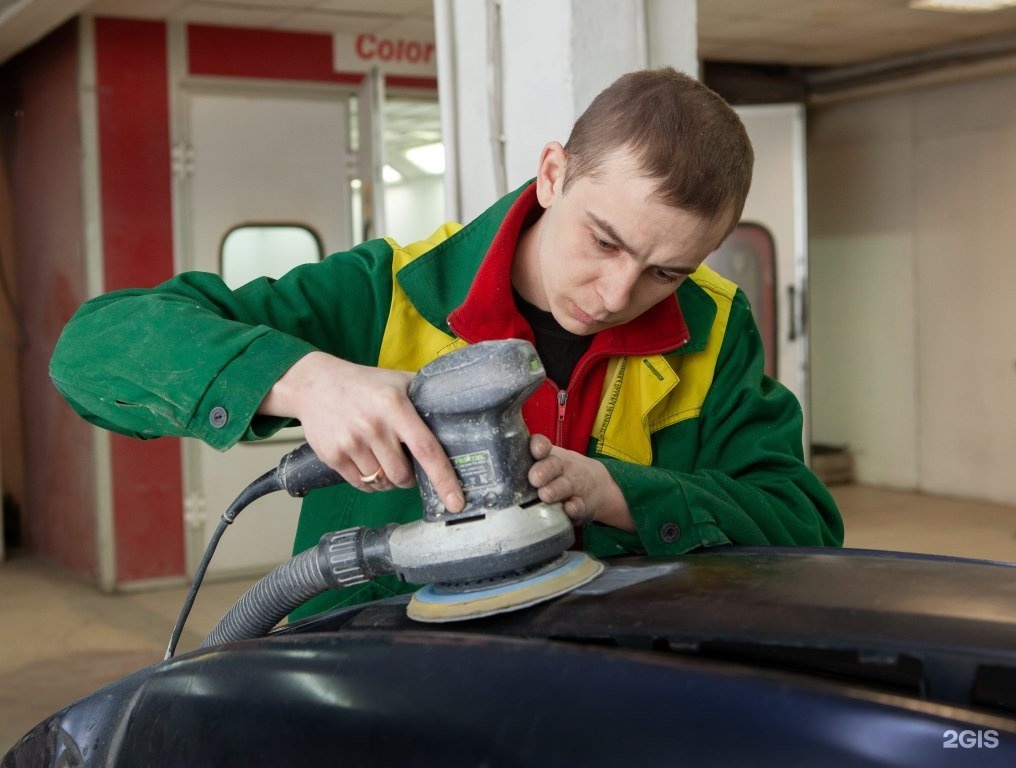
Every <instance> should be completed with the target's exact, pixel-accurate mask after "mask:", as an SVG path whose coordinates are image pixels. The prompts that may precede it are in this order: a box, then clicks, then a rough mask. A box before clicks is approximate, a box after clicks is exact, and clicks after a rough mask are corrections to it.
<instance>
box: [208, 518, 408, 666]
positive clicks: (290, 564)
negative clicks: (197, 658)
mask: <svg viewBox="0 0 1016 768" xmlns="http://www.w3.org/2000/svg"><path fill="white" fill-rule="evenodd" d="M397 527H398V526H397V525H395V524H394V523H392V524H390V525H384V526H380V527H378V528H364V527H362V526H361V527H357V528H347V529H346V530H343V531H335V532H332V533H326V534H325V535H324V536H322V537H321V540H320V541H319V542H318V544H317V546H316V547H314V548H313V549H308V550H307V551H305V552H301V553H300V554H298V555H296V556H295V557H293V558H291V559H290V560H287V561H286V562H285V563H283V564H282V565H280V566H279V567H277V568H276V569H275V570H273V571H271V572H270V573H268V574H267V575H266V576H264V577H263V578H262V579H260V580H259V581H258V582H257V583H256V584H255V585H254V586H253V587H251V588H250V589H249V590H247V593H246V594H245V595H244V596H243V597H241V598H240V599H239V600H238V601H237V603H236V605H234V606H233V607H232V608H230V609H229V612H228V613H227V614H226V615H225V616H223V617H222V619H220V620H219V623H218V624H216V625H215V627H214V628H213V629H212V631H211V632H210V633H209V634H208V637H206V638H205V639H204V640H203V641H202V642H201V645H200V646H199V647H200V648H208V647H211V646H213V645H221V644H222V643H231V642H236V641H238V640H251V639H253V638H256V637H264V636H265V635H267V634H268V632H269V630H271V629H272V627H274V626H275V625H276V624H278V623H279V622H280V621H282V619H283V618H285V617H286V615H287V614H289V613H290V612H292V611H293V610H294V609H296V608H299V607H300V606H301V605H303V604H304V603H306V602H307V601H308V600H310V599H311V598H313V597H316V596H317V595H320V594H321V593H322V592H326V591H328V590H329V589H342V588H343V587H351V586H354V585H356V584H363V583H365V582H367V581H371V580H373V579H375V578H376V577H378V576H380V575H382V574H384V573H391V572H392V570H393V566H392V560H391V553H390V551H389V549H388V537H389V535H390V534H391V532H392V531H393V530H394V529H395V528H397Z"/></svg>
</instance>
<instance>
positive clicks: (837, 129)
mask: <svg viewBox="0 0 1016 768" xmlns="http://www.w3.org/2000/svg"><path fill="white" fill-rule="evenodd" d="M1014 92H1016V75H1003V76H996V77H992V78H985V79H983V80H980V81H966V82H961V83H955V84H951V85H944V86H939V87H934V88H925V89H922V90H914V91H910V92H905V93H900V94H893V95H886V96H882V97H878V98H869V99H866V100H863V101H858V102H850V103H845V104H841V105H837V106H831V107H824V108H820V109H816V110H814V111H813V112H812V113H811V114H810V115H809V214H810V219H809V227H810V255H811V317H812V414H813V430H814V432H813V434H814V437H815V439H816V440H819V441H826V442H846V443H849V444H850V446H851V447H852V448H853V449H854V451H855V452H856V454H857V459H858V475H859V479H860V481H861V482H864V483H870V484H875V485H884V486H890V487H898V488H916V489H919V490H922V491H926V492H930V493H938V494H944V495H954V496H963V497H970V498H981V499H986V500H990V501H997V502H1002V503H1014V502H1016V476H1014V472H1013V470H1014V468H1016V462H1014V458H1013V457H1014V456H1016V301H1013V297H1014V294H1016V291H1014V286H1016V246H1014V243H1016V215H1014V213H1013V209H1014V207H1016V99H1013V98H1012V94H1013V93H1014Z"/></svg>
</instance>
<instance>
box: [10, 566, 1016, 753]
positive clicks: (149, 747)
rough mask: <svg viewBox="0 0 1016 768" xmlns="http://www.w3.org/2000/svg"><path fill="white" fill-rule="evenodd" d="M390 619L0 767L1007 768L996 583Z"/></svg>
mask: <svg viewBox="0 0 1016 768" xmlns="http://www.w3.org/2000/svg"><path fill="white" fill-rule="evenodd" d="M405 602H406V600H405V599H403V598H398V599H392V600H386V601H381V602H378V603H373V604H368V605H366V606H356V607H354V608H349V609H345V610H340V611H336V612H332V613H329V614H323V615H321V616H316V617H313V618H311V619H308V620H305V621H302V622H298V623H295V624H292V625H287V626H285V627H283V628H281V629H280V630H277V631H276V632H275V633H274V634H273V635H272V636H271V637H269V638H266V639H262V640H252V641H247V642H242V643H236V644H233V645H229V646H224V647H220V648H213V649H209V650H206V651H200V652H195V653H191V654H187V655H184V656H180V657H178V658H176V659H174V660H172V661H170V662H165V663H162V664H158V665H155V666H153V667H150V668H148V669H145V670H142V671H141V672H138V673H136V674H135V675H132V676H130V677H128V678H125V679H124V680H121V681H119V682H117V683H114V684H113V685H111V686H107V687H106V688H103V689H101V690H100V691H98V692H96V693H95V694H92V695H91V696H89V697H86V698H84V699H82V700H80V701H79V702H77V703H75V704H73V705H71V706H70V707H68V708H66V709H64V710H62V711H61V712H59V713H57V714H56V715H54V716H53V717H52V718H49V719H48V720H47V721H45V722H43V723H41V724H40V725H39V726H38V727H37V728H36V729H35V730H34V731H32V732H31V733H30V734H28V735H27V736H26V737H25V738H24V739H23V740H22V741H21V742H20V743H19V745H17V746H16V747H15V748H14V749H13V750H12V751H11V752H10V753H9V754H8V755H7V757H6V758H5V759H4V762H3V768H14V767H15V766H17V767H18V768H20V767H21V766H28V765H31V766H47V765H53V766H55V765H67V766H70V765H88V766H92V765H95V766H98V765H102V766H141V765H144V766H177V765H179V766H206V765H207V766H227V765H244V766H251V765H309V764H312V761H315V760H328V761H330V762H332V763H335V764H347V763H351V764H355V765H492V766H493V765H572V764H575V765H608V764H610V765H618V764H637V765H657V764H660V765H664V764H665V765H674V764H676V763H684V764H687V765H731V764H747V765H757V766H762V765H776V764H779V765H788V764H789V765H797V764H802V765H813V764H816V763H821V764H823V765H914V766H918V765H920V766H927V765H939V764H941V765H950V766H952V765H962V764H970V765H979V766H980V765H996V764H997V765H1013V764H1016V610H1014V609H1016V567H1014V566H1011V565H1004V564H997V563H986V562H979V561H970V560H957V559H950V558H938V557H930V556H914V555H899V554H894V553H879V552H864V551H856V550H823V549H772V548H765V549H744V548H732V549H726V550H713V551H709V552H702V553H697V554H691V555H686V556H680V557H675V558H669V559H647V558H625V559H618V560H614V561H610V568H609V569H608V571H607V572H606V573H605V574H604V575H603V576H601V577H600V578H599V579H597V580H596V581H594V582H592V583H591V584H589V585H587V586H585V587H582V588H580V589H579V590H576V591H575V592H573V593H571V594H570V595H567V596H565V597H563V598H560V599H558V600H555V601H551V602H549V603H546V604H543V605H540V606H536V607H533V608H530V609H526V610H523V611H518V612H515V613H511V614H504V615H501V616H495V617H491V618H488V619H481V620H476V621H470V622H458V623H453V624H447V625H421V624H418V623H415V622H412V621H411V620H409V619H408V618H406V616H405Z"/></svg>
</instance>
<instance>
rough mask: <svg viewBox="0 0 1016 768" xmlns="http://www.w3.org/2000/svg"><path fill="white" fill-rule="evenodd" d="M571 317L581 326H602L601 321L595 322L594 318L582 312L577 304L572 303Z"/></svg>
mask: <svg viewBox="0 0 1016 768" xmlns="http://www.w3.org/2000/svg"><path fill="white" fill-rule="evenodd" d="M572 317H574V318H575V319H576V320H578V321H579V322H580V323H582V324H583V325H590V326H592V325H603V321H602V320H597V319H596V318H595V317H593V316H592V315H590V314H589V313H588V312H586V311H584V310H583V309H582V308H581V307H579V305H578V304H576V303H575V302H572Z"/></svg>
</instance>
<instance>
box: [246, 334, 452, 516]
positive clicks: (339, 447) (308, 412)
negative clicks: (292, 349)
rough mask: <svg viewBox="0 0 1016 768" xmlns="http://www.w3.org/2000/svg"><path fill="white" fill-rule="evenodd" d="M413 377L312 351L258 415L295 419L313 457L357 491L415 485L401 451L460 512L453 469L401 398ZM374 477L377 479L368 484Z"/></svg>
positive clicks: (277, 386)
mask: <svg viewBox="0 0 1016 768" xmlns="http://www.w3.org/2000/svg"><path fill="white" fill-rule="evenodd" d="M412 379H413V374H411V373H407V372H405V371H393V370H388V369H386V368H373V367H370V366H364V365H356V364H355V363H350V362H348V361H346V360H342V359H340V358H337V357H334V356H333V355H329V354H326V353H324V352H311V353H310V354H308V355H305V356H304V357H302V358H300V359H299V360H297V361H296V363H294V364H293V366H292V367H291V368H290V369H289V370H288V371H286V372H285V373H284V374H283V375H282V377H281V378H280V379H279V380H278V381H276V382H275V384H274V386H273V387H272V388H271V390H269V392H268V394H267V395H266V396H265V399H264V400H263V401H262V402H261V405H260V406H259V407H258V413H260V414H264V415H266V416H283V417H287V418H295V419H299V421H300V423H301V424H302V425H303V431H304V435H305V436H306V438H307V442H308V443H310V446H311V448H313V449H314V452H315V453H316V454H317V455H318V458H320V459H321V460H322V461H323V462H324V463H325V464H327V465H328V466H330V467H332V469H334V470H336V471H337V472H339V474H341V475H342V477H343V478H345V480H346V481H347V482H348V483H349V484H350V485H353V486H356V487H357V488H359V489H360V490H362V491H368V492H370V491H381V490H390V489H391V488H392V487H393V486H398V487H399V488H411V487H412V486H414V485H415V484H416V476H415V474H414V473H413V465H412V462H411V461H410V460H409V458H408V457H407V456H406V454H405V452H404V450H403V445H405V447H406V448H408V449H409V451H410V453H412V454H413V456H415V457H416V460H417V461H418V462H419V463H420V466H421V467H422V468H423V471H424V472H425V473H426V474H427V477H428V478H430V481H431V483H432V484H433V486H434V488H435V490H436V491H437V493H438V495H439V496H440V497H441V499H442V501H443V502H444V505H445V507H447V508H448V510H449V511H450V512H460V511H462V509H463V508H464V507H465V499H464V498H463V495H462V489H461V487H460V485H459V481H458V477H457V476H456V474H455V470H453V469H452V465H451V462H449V461H448V457H447V456H446V455H445V452H444V449H443V448H442V447H441V443H439V442H438V440H437V438H436V437H435V436H434V434H433V433H432V432H431V431H430V429H428V427H427V425H426V424H424V422H423V419H421V418H420V415H419V414H418V413H417V412H416V409H415V408H414V407H413V404H412V403H411V402H410V400H409V396H408V395H407V394H406V392H407V390H408V388H409V382H410V381H412ZM378 469H380V470H381V474H380V475H377V474H376V473H377V471H378ZM372 475H374V476H377V477H378V479H377V480H375V481H373V482H368V481H367V480H365V478H370V477H371V476H372Z"/></svg>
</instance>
